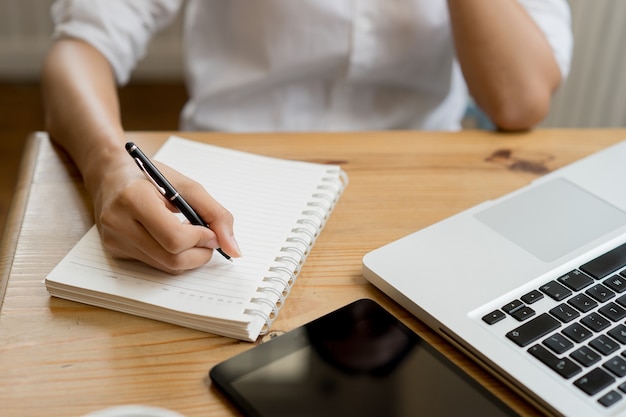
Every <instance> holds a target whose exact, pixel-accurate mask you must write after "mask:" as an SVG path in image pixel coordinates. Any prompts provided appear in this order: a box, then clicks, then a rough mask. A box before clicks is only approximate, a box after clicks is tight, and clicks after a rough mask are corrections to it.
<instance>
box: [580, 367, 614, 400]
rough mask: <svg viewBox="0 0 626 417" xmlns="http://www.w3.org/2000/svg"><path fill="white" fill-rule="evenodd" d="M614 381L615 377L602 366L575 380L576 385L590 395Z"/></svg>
mask: <svg viewBox="0 0 626 417" xmlns="http://www.w3.org/2000/svg"><path fill="white" fill-rule="evenodd" d="M613 382H615V378H614V377H612V376H611V375H610V374H609V373H608V372H607V371H605V370H604V369H602V368H595V369H594V370H592V371H590V372H588V373H587V374H586V375H583V376H581V377H580V378H578V379H577V380H576V381H574V385H576V386H577V387H578V388H580V389H581V390H583V391H584V392H585V393H587V394H588V395H595V394H597V393H598V392H600V391H602V390H603V389H604V388H606V387H608V386H609V385H611V384H612V383H613Z"/></svg>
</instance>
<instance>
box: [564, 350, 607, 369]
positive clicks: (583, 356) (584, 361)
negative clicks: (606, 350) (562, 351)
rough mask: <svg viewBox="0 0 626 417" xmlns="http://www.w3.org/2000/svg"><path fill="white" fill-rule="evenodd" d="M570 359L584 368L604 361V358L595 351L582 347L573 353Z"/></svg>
mask: <svg viewBox="0 0 626 417" xmlns="http://www.w3.org/2000/svg"><path fill="white" fill-rule="evenodd" d="M569 357H570V358H572V359H574V360H575V361H576V362H578V363H579V364H581V365H582V366H586V367H590V366H591V365H593V364H594V363H596V362H599V361H600V359H602V356H600V355H599V354H598V352H596V351H595V350H593V349H591V348H590V347H588V346H581V347H579V348H578V349H576V350H575V351H573V352H572V353H571V354H570V355H569Z"/></svg>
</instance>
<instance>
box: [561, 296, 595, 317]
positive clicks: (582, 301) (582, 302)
mask: <svg viewBox="0 0 626 417" xmlns="http://www.w3.org/2000/svg"><path fill="white" fill-rule="evenodd" d="M567 302H568V303H569V304H571V305H573V306H574V307H576V308H577V309H578V310H580V311H582V312H583V313H586V312H587V311H589V310H593V309H594V308H596V307H597V306H598V303H597V302H596V301H594V300H593V299H591V297H588V296H586V295H585V294H576V295H575V296H573V297H572V298H570V299H569V300H567Z"/></svg>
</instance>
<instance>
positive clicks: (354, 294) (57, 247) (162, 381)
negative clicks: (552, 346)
mask: <svg viewBox="0 0 626 417" xmlns="http://www.w3.org/2000/svg"><path fill="white" fill-rule="evenodd" d="M167 136H168V135H167V134H166V133H163V132H161V133H148V132H143V133H131V134H129V137H130V138H132V139H133V140H135V141H136V142H137V143H139V144H140V145H141V146H142V147H144V148H145V149H146V151H147V152H149V153H152V152H154V151H155V150H156V149H157V148H158V146H159V145H160V144H161V143H162V142H163V141H164V140H165V139H166V137H167ZM182 136H185V137H189V138H191V139H197V140H201V141H207V142H210V143H213V144H217V145H222V146H228V147H232V148H236V149H241V150H245V151H250V152H255V153H259V154H267V155H271V156H276V157H282V158H290V159H301V160H308V161H315V162H332V163H339V164H341V165H342V166H343V168H344V169H345V170H346V172H347V173H348V175H349V176H350V185H349V186H348V188H347V190H346V193H345V194H344V196H343V197H342V199H341V201H340V203H339V205H338V207H337V208H336V210H335V212H334V213H333V215H332V216H331V218H330V221H329V223H328V224H327V226H326V228H325V229H324V231H323V233H322V235H321V237H320V238H319V240H318V242H317V244H316V246H315V247H314V249H313V251H312V253H311V255H310V256H309V258H308V261H307V263H306V265H305V266H304V268H303V269H302V272H301V275H300V277H299V280H298V281H297V283H296V285H295V287H294V288H293V290H292V292H291V294H290V297H289V298H288V300H287V302H286V303H285V306H284V308H283V309H282V311H281V313H280V316H279V318H278V320H277V321H276V322H275V324H274V326H273V330H274V331H287V330H290V329H293V328H294V327H297V326H299V325H301V324H303V323H305V322H308V321H310V320H312V319H314V318H316V317H319V316H321V315H323V314H325V313H327V312H329V311H331V310H334V309H335V308H338V307H340V306H343V305H345V304H347V303H349V302H351V301H353V300H356V299H358V298H361V297H369V298H373V299H375V300H377V301H378V302H380V303H381V304H382V305H383V306H385V307H386V308H388V309H389V310H391V311H392V312H393V313H394V314H395V315H396V316H398V317H400V318H401V319H402V320H403V321H404V322H405V323H406V324H407V325H408V326H409V327H411V328H412V329H414V330H415V331H416V332H417V333H419V334H420V335H422V337H424V338H425V339H427V340H429V341H431V342H432V343H434V344H435V345H436V346H437V347H438V348H439V349H440V350H442V351H443V352H444V353H445V354H446V355H448V356H449V357H451V358H452V359H453V360H454V361H456V362H457V363H460V364H461V366H463V367H464V368H465V369H467V370H468V371H469V372H470V373H471V374H472V375H474V376H475V377H476V378H477V379H479V380H480V381H481V382H482V383H483V384H484V385H485V386H487V387H488V388H489V389H491V390H492V391H494V392H496V393H497V395H499V396H500V397H502V398H504V399H505V400H506V401H507V402H509V403H511V404H512V405H513V406H514V407H516V408H517V409H518V410H519V411H520V412H523V413H526V414H532V413H533V412H534V410H533V409H532V408H531V407H530V406H529V405H528V404H527V403H526V402H524V401H523V400H522V399H521V398H520V397H518V396H517V395H516V394H514V393H513V392H512V391H510V390H508V389H507V388H506V387H504V386H503V385H502V384H501V383H499V382H498V381H497V380H495V379H494V378H492V377H491V376H490V375H488V374H486V373H485V372H484V371H483V370H481V369H480V368H478V367H477V366H476V365H475V364H473V363H472V362H470V361H469V360H468V359H467V358H465V357H464V356H462V355H461V354H460V353H459V352H457V351H456V350H454V349H453V348H452V347H451V346H450V345H448V344H447V343H446V342H445V341H443V340H442V339H441V338H439V337H438V336H437V335H436V334H434V333H433V332H432V331H430V330H429V329H427V328H425V326H424V325H423V324H422V323H420V322H419V321H417V320H416V319H414V318H413V317H410V316H409V315H408V314H407V312H406V311H404V310H403V309H402V308H400V307H399V306H398V305H396V304H395V303H394V302H393V301H391V300H390V299H389V298H387V297H386V296H385V295H383V294H382V293H381V292H379V291H378V290H377V289H375V288H374V287H373V286H371V285H370V284H368V283H367V282H366V281H365V279H364V278H363V277H362V276H361V259H362V257H363V255H364V254H365V253H366V252H368V251H370V250H372V249H374V248H376V247H378V246H380V245H382V244H384V243H387V242H389V241H391V240H394V239H397V238H399V237H401V236H404V235H406V234H408V233H411V232H413V231H415V230H417V229H420V228H423V227H425V226H427V225H429V224H431V223H433V222H435V221H438V220H440V219H443V218H444V217H446V216H449V215H452V214H454V213H456V212H458V211H460V210H463V209H465V208H468V207H470V206H472V205H475V204H477V203H479V202H481V201H483V200H486V199H489V198H494V197H497V196H499V195H502V194H504V193H506V192H508V191H511V190H513V189H515V188H517V187H520V186H522V185H524V184H526V183H528V182H529V181H531V180H532V179H534V178H535V177H537V176H539V175H541V174H543V173H545V172H547V171H550V170H553V169H555V168H557V167H560V166H562V165H564V164H566V163H568V162H571V161H573V160H576V159H578V158H580V157H583V156H585V155H587V154H590V153H592V152H593V151H596V150H598V149H601V148H604V147H606V146H608V145H610V144H612V143H615V142H618V141H619V140H622V139H626V129H623V130H588V131H584V130H582V131H581V130H575V131H574V130H547V131H535V132H531V133H525V134H510V135H504V134H502V135H500V134H494V133H489V132H481V131H465V132H460V133H429V132H387V133H345V134H344V133H341V134H266V135H243V134H242V135H229V134H217V133H194V134H192V133H183V134H182ZM92 223H93V218H92V207H91V205H90V202H89V200H88V198H87V196H86V194H85V191H84V189H83V187H82V184H81V182H80V178H79V176H78V175H77V172H76V170H75V168H74V166H73V165H72V163H71V162H69V161H68V159H67V157H66V156H65V155H64V154H63V152H61V151H59V150H58V149H56V148H55V147H53V146H51V144H50V142H49V140H48V139H47V137H46V135H44V134H37V135H33V136H32V137H31V138H30V140H29V142H28V146H27V149H26V153H25V156H24V162H23V166H22V172H21V176H20V180H19V184H18V188H17V193H16V195H15V203H14V206H13V207H12V210H11V213H10V217H9V220H8V223H7V229H6V232H5V235H4V239H3V242H2V246H1V248H2V251H1V252H0V253H1V259H0V272H1V274H2V275H1V277H0V279H1V281H0V296H2V294H3V293H4V292H5V289H6V295H5V297H4V304H3V305H2V310H1V315H0V370H1V371H0V410H1V414H2V415H7V416H18V417H25V416H41V415H46V416H47V417H53V416H63V417H72V416H80V415H82V414H84V413H87V412H91V411H94V410H97V409H101V408H104V407H108V406H112V405H119V404H129V403H134V404H146V405H155V406H160V407H165V408H169V409H172V410H176V411H178V412H180V413H182V414H184V415H186V416H188V417H193V416H206V415H210V416H226V415H236V413H235V410H234V409H233V408H232V407H231V406H230V405H229V404H228V403H227V402H226V401H225V400H224V399H223V398H222V397H221V396H220V395H219V393H217V392H216V391H215V390H214V389H212V388H211V387H210V384H209V383H208V382H207V380H206V376H207V371H208V370H209V369H210V368H211V367H212V366H213V365H215V364H216V363H217V362H219V361H222V360H224V359H226V358H228V357H230V356H232V355H234V354H236V353H238V352H241V351H243V350H246V349H249V348H250V347H252V346H253V345H252V344H250V343H246V342H238V341H234V340H232V339H228V338H224V337H217V336H214V335H211V334H207V333H202V332H199V331H195V330H190V329H185V328H181V327H177V326H174V325H169V324H165V323H160V322H157V321H152V320H148V319H143V318H139V317H134V316H130V315H126V314H122V313H117V312H113V311H108V310H103V309H99V308H95V307H90V306H86V305H82V304H78V303H74V302H70V301H65V300H61V299H56V298H51V297H50V296H49V295H48V293H47V292H46V290H45V288H44V285H43V283H42V280H43V278H44V277H45V275H46V274H47V273H48V272H49V271H50V270H51V269H52V268H53V266H54V265H55V264H56V263H57V262H58V261H59V260H60V259H61V258H62V257H63V256H64V255H65V254H66V252H67V251H68V250H69V249H70V248H71V247H72V246H73V245H74V244H75V243H76V242H77V241H78V239H79V238H80V237H81V236H82V235H83V233H85V231H86V230H87V229H88V228H89V227H90V226H91V225H92ZM86 279H87V278H86Z"/></svg>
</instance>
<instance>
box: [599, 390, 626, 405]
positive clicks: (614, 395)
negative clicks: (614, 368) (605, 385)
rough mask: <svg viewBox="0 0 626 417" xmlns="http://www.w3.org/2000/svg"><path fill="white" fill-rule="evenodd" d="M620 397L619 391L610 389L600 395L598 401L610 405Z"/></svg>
mask: <svg viewBox="0 0 626 417" xmlns="http://www.w3.org/2000/svg"><path fill="white" fill-rule="evenodd" d="M621 399H622V395H621V394H620V393H619V392H617V391H614V390H611V391H609V392H607V393H606V394H604V395H603V396H602V397H600V398H599V399H598V402H599V403H600V404H602V405H603V406H605V407H610V406H612V405H613V404H615V403H616V402H618V401H619V400H621Z"/></svg>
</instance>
